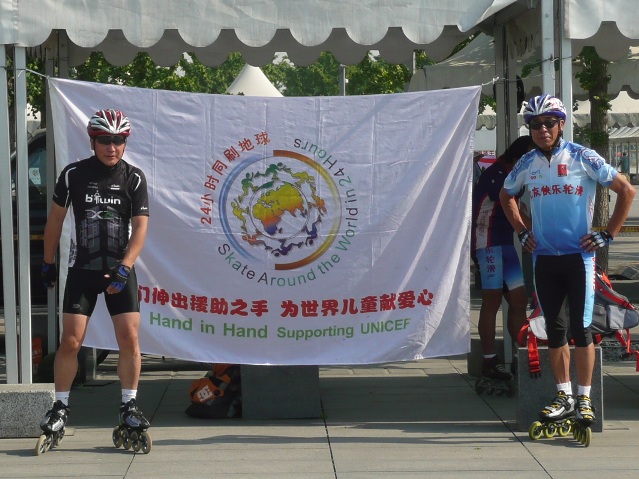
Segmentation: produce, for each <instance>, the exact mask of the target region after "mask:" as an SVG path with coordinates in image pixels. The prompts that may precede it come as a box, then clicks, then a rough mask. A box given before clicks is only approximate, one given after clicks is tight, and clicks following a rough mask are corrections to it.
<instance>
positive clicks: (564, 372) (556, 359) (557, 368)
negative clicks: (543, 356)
mask: <svg viewBox="0 0 639 479" xmlns="http://www.w3.org/2000/svg"><path fill="white" fill-rule="evenodd" d="M548 354H549V356H550V367H551V369H552V373H553V375H554V376H555V382H556V383H557V384H559V383H567V382H570V347H569V346H568V345H567V344H565V345H563V346H562V347H560V348H548Z"/></svg>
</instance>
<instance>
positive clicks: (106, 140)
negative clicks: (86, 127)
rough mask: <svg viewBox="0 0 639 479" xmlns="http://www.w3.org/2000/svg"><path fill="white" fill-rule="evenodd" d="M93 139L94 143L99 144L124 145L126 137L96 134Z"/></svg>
mask: <svg viewBox="0 0 639 479" xmlns="http://www.w3.org/2000/svg"><path fill="white" fill-rule="evenodd" d="M95 141H96V143H99V144H100V145H110V144H111V143H113V144H114V145H115V146H121V145H124V144H125V143H126V137H124V136H117V135H113V136H96V137H95Z"/></svg>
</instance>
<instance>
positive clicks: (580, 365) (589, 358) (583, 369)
mask: <svg viewBox="0 0 639 479" xmlns="http://www.w3.org/2000/svg"><path fill="white" fill-rule="evenodd" d="M575 369H576V370H577V384H579V385H580V386H590V385H591V383H592V373H593V371H594V369H595V345H594V344H590V345H589V346H586V347H579V348H578V347H575Z"/></svg>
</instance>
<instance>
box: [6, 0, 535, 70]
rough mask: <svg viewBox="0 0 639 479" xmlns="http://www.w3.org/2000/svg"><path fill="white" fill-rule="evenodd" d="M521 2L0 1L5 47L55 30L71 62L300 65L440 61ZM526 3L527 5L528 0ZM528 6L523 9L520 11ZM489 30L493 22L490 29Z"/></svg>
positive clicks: (42, 40)
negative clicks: (377, 58) (192, 59)
mask: <svg viewBox="0 0 639 479" xmlns="http://www.w3.org/2000/svg"><path fill="white" fill-rule="evenodd" d="M517 3H519V2H518V0H454V1H451V2H448V3H447V4H446V6H445V7H444V6H442V4H441V2H440V1H439V0H415V1H412V2H406V1H402V0H390V1H385V2H379V1H377V0H365V1H361V0H324V1H321V2H318V1H296V2H291V1H290V0H263V1H260V2H255V1H249V0H244V1H241V0H236V1H228V0H182V1H180V2H176V1H172V0H148V1H144V0H139V1H137V2H130V1H127V0H110V1H107V0H93V1H91V2H86V1H85V0H66V1H64V2H42V1H41V0H21V1H20V2H16V1H14V0H0V22H1V24H0V44H14V45H19V46H25V47H38V46H46V45H47V42H48V41H49V40H50V38H51V36H52V35H55V32H56V30H60V31H65V32H66V35H67V37H68V40H69V44H68V52H69V63H70V64H71V65H75V64H80V63H82V62H83V61H84V60H85V59H86V58H87V57H88V55H89V54H90V53H91V52H92V51H102V52H104V54H105V56H106V58H107V60H108V61H109V62H111V63H112V64H115V65H125V64H128V63H129V62H130V61H131V60H132V59H133V57H134V56H135V54H136V53H137V52H139V51H146V52H148V53H149V54H150V55H151V57H152V58H153V60H154V61H155V62H156V63H158V64H159V65H169V64H174V63H177V61H179V59H180V58H181V55H182V53H183V52H193V53H195V55H196V56H197V58H198V59H199V60H200V61H202V62H203V63H205V64H207V65H217V64H219V63H222V62H223V61H224V60H225V59H226V57H227V55H228V53H229V52H233V51H238V52H241V53H242V55H243V57H244V59H245V60H246V61H247V62H248V63H250V64H252V65H256V66H259V65H263V64H266V63H269V62H271V61H272V59H273V56H274V54H275V53H276V52H281V51H285V52H287V53H288V55H289V58H290V59H291V60H292V61H293V62H294V63H295V64H297V65H307V64H309V63H312V62H313V61H314V60H315V59H316V58H317V57H318V56H319V54H320V52H321V51H322V50H330V51H332V52H333V53H334V54H335V55H336V57H337V58H338V60H339V61H340V62H342V63H345V64H354V63H358V62H360V61H361V59H362V58H363V57H364V55H365V54H366V52H367V51H368V50H371V49H372V50H379V51H380V53H381V54H382V56H384V58H385V59H387V60H388V61H390V62H396V63H403V62H408V61H410V59H411V55H412V50H413V49H415V48H420V49H421V48H423V49H425V50H426V51H427V53H428V55H429V56H431V57H432V58H436V59H441V58H445V56H446V55H448V54H449V53H450V51H451V50H452V49H453V48H454V47H455V45H456V44H458V43H459V42H460V41H461V40H463V39H464V38H466V37H467V36H468V33H469V32H472V31H476V29H477V27H478V25H480V24H482V22H486V23H487V24H490V23H492V22H493V18H492V17H493V16H494V15H495V14H496V13H498V12H500V11H501V10H503V9H504V8H506V7H508V6H509V5H513V4H517ZM524 3H525V2H524ZM521 8H525V6H524V7H520V10H521ZM487 26H490V25H487Z"/></svg>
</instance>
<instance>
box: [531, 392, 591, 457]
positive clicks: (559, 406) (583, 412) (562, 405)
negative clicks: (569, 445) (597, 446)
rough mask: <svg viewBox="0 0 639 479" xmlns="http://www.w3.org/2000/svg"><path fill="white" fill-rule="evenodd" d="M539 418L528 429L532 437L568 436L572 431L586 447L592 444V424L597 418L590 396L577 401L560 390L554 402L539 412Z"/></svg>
mask: <svg viewBox="0 0 639 479" xmlns="http://www.w3.org/2000/svg"><path fill="white" fill-rule="evenodd" d="M539 419H540V420H539V421H535V422H534V423H532V425H531V426H530V429H529V430H528V435H529V436H530V438H531V439H533V440H535V441H536V440H538V439H541V438H542V437H546V438H552V437H555V436H559V437H566V436H568V435H569V434H570V433H572V435H573V437H574V438H575V439H576V440H577V441H579V442H580V443H581V444H583V445H584V446H586V447H588V446H589V445H590V441H591V439H592V430H591V429H590V425H591V424H592V423H593V422H594V419H595V418H594V414H593V411H592V405H591V402H590V398H588V396H579V398H578V399H577V401H575V398H574V397H572V395H569V394H566V393H565V392H563V391H559V392H558V393H557V395H556V396H555V399H554V400H553V401H552V403H551V404H550V405H549V406H546V407H545V408H543V409H542V410H541V411H540V412H539Z"/></svg>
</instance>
